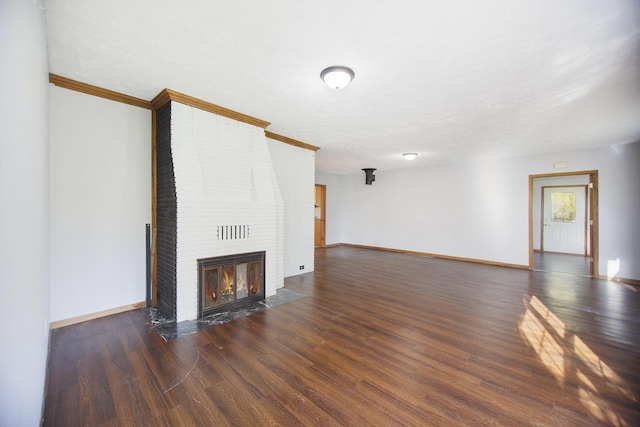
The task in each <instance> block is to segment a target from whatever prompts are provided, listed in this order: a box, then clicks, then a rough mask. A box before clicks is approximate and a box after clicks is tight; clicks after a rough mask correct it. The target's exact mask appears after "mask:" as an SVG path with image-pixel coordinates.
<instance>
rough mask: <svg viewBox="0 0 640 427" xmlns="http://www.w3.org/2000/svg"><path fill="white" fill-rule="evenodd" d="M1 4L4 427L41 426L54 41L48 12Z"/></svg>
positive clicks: (15, 0) (0, 396)
mask: <svg viewBox="0 0 640 427" xmlns="http://www.w3.org/2000/svg"><path fill="white" fill-rule="evenodd" d="M37 3H41V2H35V1H31V0H2V1H0V58H2V59H1V60H0V94H1V95H0V206H1V208H0V324H2V325H3V326H4V330H3V334H2V350H0V425H2V426H37V425H39V424H40V420H41V415H42V401H43V392H44V383H45V367H46V357H47V343H48V332H49V247H48V242H49V219H48V218H49V215H48V211H49V194H48V160H47V156H48V147H47V144H48V137H47V85H48V64H47V40H46V34H45V22H44V14H43V12H42V10H41V4H40V5H38V4H37Z"/></svg>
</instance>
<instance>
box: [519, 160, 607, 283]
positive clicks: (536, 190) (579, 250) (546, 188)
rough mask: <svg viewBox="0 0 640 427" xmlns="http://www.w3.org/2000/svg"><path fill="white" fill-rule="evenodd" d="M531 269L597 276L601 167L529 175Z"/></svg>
mask: <svg viewBox="0 0 640 427" xmlns="http://www.w3.org/2000/svg"><path fill="white" fill-rule="evenodd" d="M529 207H530V208H529V269H531V270H533V269H536V270H545V271H554V272H561V273H568V274H577V275H588V276H592V277H598V171H581V172H568V173H555V174H541V175H530V176H529Z"/></svg>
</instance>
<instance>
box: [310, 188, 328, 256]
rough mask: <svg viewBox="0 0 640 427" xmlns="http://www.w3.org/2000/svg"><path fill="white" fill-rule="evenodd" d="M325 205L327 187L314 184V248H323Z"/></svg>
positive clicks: (324, 242)
mask: <svg viewBox="0 0 640 427" xmlns="http://www.w3.org/2000/svg"><path fill="white" fill-rule="evenodd" d="M326 204H327V186H326V185H323V184H316V190H315V199H314V203H313V206H314V208H313V209H314V213H313V216H314V236H315V238H314V246H316V247H319V246H325V244H326V241H325V234H326V218H325V217H326V214H327V209H326Z"/></svg>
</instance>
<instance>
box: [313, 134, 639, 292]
mask: <svg viewBox="0 0 640 427" xmlns="http://www.w3.org/2000/svg"><path fill="white" fill-rule="evenodd" d="M561 161H562V162H567V163H568V167H567V168H566V169H563V172H572V171H584V170H598V171H599V190H600V192H599V213H600V223H599V225H600V236H599V237H600V264H599V268H600V274H603V275H606V274H607V272H609V271H610V270H611V269H610V266H611V265H612V264H613V265H619V269H618V271H617V272H616V273H615V275H614V276H615V277H622V278H628V279H636V280H638V279H640V263H638V260H639V259H640V221H638V220H637V213H638V212H640V192H639V191H637V187H638V185H639V184H640V172H639V170H640V168H639V167H638V165H639V164H640V143H635V144H627V145H620V146H616V147H612V148H600V149H592V150H580V151H574V152H568V153H554V154H545V155H538V156H529V157H520V158H512V159H503V160H494V161H485V162H473V163H464V164H462V163H461V164H451V165H435V166H427V167H416V168H410V169H402V170H395V171H376V181H375V182H374V183H373V185H371V186H368V185H365V184H364V173H357V174H351V175H342V176H333V177H331V178H330V177H329V176H328V175H327V174H318V181H320V180H321V179H322V180H323V181H324V182H322V183H326V184H327V194H335V193H337V194H338V195H339V196H338V197H337V198H338V200H337V201H336V200H335V199H332V201H328V202H327V209H330V206H331V204H333V203H338V204H340V211H339V215H340V221H339V227H340V230H339V231H336V230H335V229H333V228H334V227H335V226H336V223H335V222H328V223H327V228H328V229H327V234H328V235H331V236H336V234H339V236H340V239H341V243H352V244H361V245H371V246H380V247H386V248H395V249H405V250H412V251H419V252H428V253H434V254H439V255H448V256H454V257H462V258H473V259H478V260H486V261H493V262H500V263H507V264H515V265H523V266H527V265H528V264H529V258H528V257H529V252H528V247H529V237H528V233H529V225H528V215H529V200H528V194H529V187H528V186H529V175H537V174H545V173H555V172H557V169H554V168H553V164H554V163H555V162H561ZM318 183H321V182H318ZM327 217H329V215H327Z"/></svg>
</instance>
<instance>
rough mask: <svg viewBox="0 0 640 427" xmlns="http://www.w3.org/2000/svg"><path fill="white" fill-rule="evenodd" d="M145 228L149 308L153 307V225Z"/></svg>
mask: <svg viewBox="0 0 640 427" xmlns="http://www.w3.org/2000/svg"><path fill="white" fill-rule="evenodd" d="M145 228H146V232H147V245H146V258H147V307H151V224H147V225H146V227H145Z"/></svg>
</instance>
